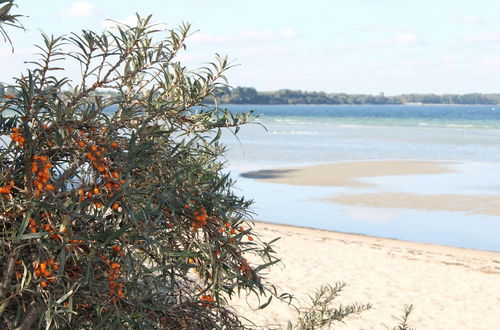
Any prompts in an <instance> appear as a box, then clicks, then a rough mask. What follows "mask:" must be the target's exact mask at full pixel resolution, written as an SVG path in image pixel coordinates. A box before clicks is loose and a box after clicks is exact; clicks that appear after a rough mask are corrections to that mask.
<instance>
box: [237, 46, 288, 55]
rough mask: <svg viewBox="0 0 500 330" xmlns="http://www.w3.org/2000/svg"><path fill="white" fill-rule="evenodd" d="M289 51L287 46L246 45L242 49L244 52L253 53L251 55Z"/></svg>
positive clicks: (282, 53)
mask: <svg viewBox="0 0 500 330" xmlns="http://www.w3.org/2000/svg"><path fill="white" fill-rule="evenodd" d="M289 52H290V51H289V49H288V48H285V47H280V46H276V45H273V46H269V47H267V46H254V47H247V48H245V49H243V53H244V54H248V55H253V56H269V55H284V54H288V53H289Z"/></svg>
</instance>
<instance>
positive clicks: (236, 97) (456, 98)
mask: <svg viewBox="0 0 500 330" xmlns="http://www.w3.org/2000/svg"><path fill="white" fill-rule="evenodd" d="M8 95H11V96H14V95H17V91H16V90H15V89H14V88H13V87H12V86H9V85H7V84H4V83H2V82H1V81H0V102H2V99H3V98H5V96H8ZM92 95H96V96H98V95H100V96H103V97H117V96H118V94H116V93H114V92H110V91H109V90H106V89H99V90H96V91H95V92H94V93H92ZM214 96H215V98H216V100H217V102H218V103H220V104H406V105H431V104H450V105H451V104H456V105H467V104H468V105H497V104H499V105H500V93H491V94H482V93H468V94H416V93H413V94H401V95H396V96H385V95H384V93H380V94H378V95H371V94H346V93H325V92H309V91H301V90H291V89H280V90H277V91H271V92H261V91H257V90H256V89H255V88H253V87H236V88H229V87H226V86H223V87H219V88H218V89H216V90H215V91H214ZM205 102H206V103H214V98H213V97H210V98H208V99H206V100H205Z"/></svg>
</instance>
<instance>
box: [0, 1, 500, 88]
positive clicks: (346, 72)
mask: <svg viewBox="0 0 500 330" xmlns="http://www.w3.org/2000/svg"><path fill="white" fill-rule="evenodd" d="M17 3H18V4H19V9H18V11H19V12H21V13H23V14H25V15H28V16H29V17H27V18H24V19H23V23H24V25H25V27H26V28H27V29H28V30H29V31H28V32H20V31H13V30H10V31H11V34H12V37H13V41H14V44H15V48H16V52H15V54H14V55H12V54H10V48H9V46H8V45H6V44H4V43H2V44H0V63H2V64H1V72H2V74H1V76H2V77H1V78H0V79H2V80H8V78H9V77H12V76H14V75H17V74H18V73H19V72H21V71H22V70H23V67H24V64H23V63H22V62H23V61H24V60H28V59H30V58H31V56H32V55H31V54H32V52H33V47H32V45H33V44H35V43H39V42H40V38H39V34H40V32H39V31H40V30H43V31H45V32H46V33H53V34H67V33H69V32H74V31H79V30H81V29H94V30H100V29H103V28H104V27H106V23H105V19H106V18H111V19H115V20H122V21H126V22H127V21H130V17H131V16H133V15H134V13H135V12H138V13H140V14H141V15H147V14H150V13H152V14H154V20H155V21H160V22H166V23H168V24H169V25H170V26H175V25H177V24H179V23H181V22H189V23H191V24H192V25H193V31H199V32H197V33H195V34H194V35H193V36H192V37H191V38H190V40H189V41H188V43H187V46H188V50H187V52H186V53H185V54H183V56H182V58H183V60H184V61H185V63H186V64H187V65H188V66H189V67H191V68H195V67H197V66H200V65H201V64H202V63H203V62H206V61H210V60H212V59H213V55H214V53H215V52H218V53H221V54H226V55H228V57H229V58H230V59H232V60H234V61H235V62H236V63H238V64H240V65H239V66H237V67H235V68H233V69H232V70H231V71H230V72H229V73H228V78H229V80H230V84H231V85H233V86H254V87H256V88H257V89H259V90H276V89H280V88H290V89H302V90H310V91H312V90H316V91H325V92H346V93H371V94H377V93H379V92H384V93H386V94H387V95H394V94H400V93H413V92H415V93H430V92H432V93H468V92H482V93H489V92H500V86H499V84H498V81H499V77H500V19H499V18H498V12H499V11H500V1H498V0H475V1H472V0H467V1H461V0H454V1H452V0H418V1H416V0H342V1H340V0H329V1H328V0H309V1H304V0H302V1H296V0H288V1H285V0H267V1H264V0H201V1H194V0H183V1H173V0H168V1H160V0H143V1H127V0H121V1H118V0H101V1H97V0H88V1H70V0H51V1H35V0H18V1H17ZM70 74H71V73H70Z"/></svg>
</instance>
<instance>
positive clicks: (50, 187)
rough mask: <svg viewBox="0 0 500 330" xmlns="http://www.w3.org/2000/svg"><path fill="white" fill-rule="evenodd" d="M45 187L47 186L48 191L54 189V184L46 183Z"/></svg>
mask: <svg viewBox="0 0 500 330" xmlns="http://www.w3.org/2000/svg"><path fill="white" fill-rule="evenodd" d="M45 188H47V190H50V191H54V190H55V188H54V186H53V185H51V184H50V183H49V184H48V185H46V186H45Z"/></svg>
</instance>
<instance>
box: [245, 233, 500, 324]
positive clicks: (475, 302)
mask: <svg viewBox="0 0 500 330" xmlns="http://www.w3.org/2000/svg"><path fill="white" fill-rule="evenodd" d="M256 230H257V231H258V232H259V233H260V234H261V236H262V238H263V240H267V241H269V240H271V239H272V238H275V237H281V240H279V241H278V242H277V243H276V246H277V252H278V255H279V256H280V257H281V258H282V261H283V264H282V265H278V266H275V267H274V269H273V270H272V271H271V274H270V279H271V280H272V282H273V283H275V284H276V285H277V286H278V287H279V288H280V290H281V291H282V292H289V293H293V294H294V295H295V296H296V297H297V298H298V299H299V300H300V301H302V302H306V301H307V294H309V293H311V292H312V291H313V290H314V289H315V288H317V287H319V286H320V285H321V284H325V283H328V284H332V285H333V284H335V283H336V282H338V281H341V282H345V283H346V284H347V287H346V288H345V289H344V291H343V292H342V294H341V295H340V297H338V298H337V300H336V301H337V302H338V303H342V304H349V303H352V302H359V303H366V302H370V303H372V304H373V309H372V310H370V311H367V312H364V313H363V314H361V316H360V318H359V319H353V320H348V321H347V322H346V324H345V325H339V326H338V328H340V329H392V327H394V326H395V325H396V324H397V323H398V318H399V317H400V316H401V315H402V311H403V307H404V305H405V304H413V305H414V308H415V309H414V312H413V313H412V315H411V316H410V319H409V321H410V323H411V325H412V326H414V327H416V328H418V329H499V328H500V327H499V326H500V307H499V306H500V253H495V252H486V251H475V250H467V249H460V248H451V247H443V246H438V245H430V244H420V243H411V242H404V241H398V240H390V239H381V238H374V237H367V236H359V235H350V234H342V233H336V232H328V231H321V230H314V229H305V228H297V227H288V226H280V225H272V224H266V223H257V224H256ZM250 302H251V303H253V305H254V306H255V301H254V300H250ZM235 304H236V306H239V309H240V310H242V311H243V312H244V314H245V315H246V316H247V317H248V318H249V319H251V320H253V321H255V322H256V323H258V324H260V325H262V326H263V328H265V329H268V328H279V327H277V326H276V324H281V325H283V326H284V325H286V322H287V321H288V320H293V318H294V315H295V314H294V311H293V309H291V308H290V307H288V306H287V305H286V304H283V303H280V302H278V301H275V302H273V303H272V304H271V305H270V306H269V307H268V308H266V309H264V310H261V311H253V310H252V309H251V308H250V307H248V305H247V304H246V303H245V301H244V299H240V300H239V301H238V302H235ZM336 328H337V327H336Z"/></svg>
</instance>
